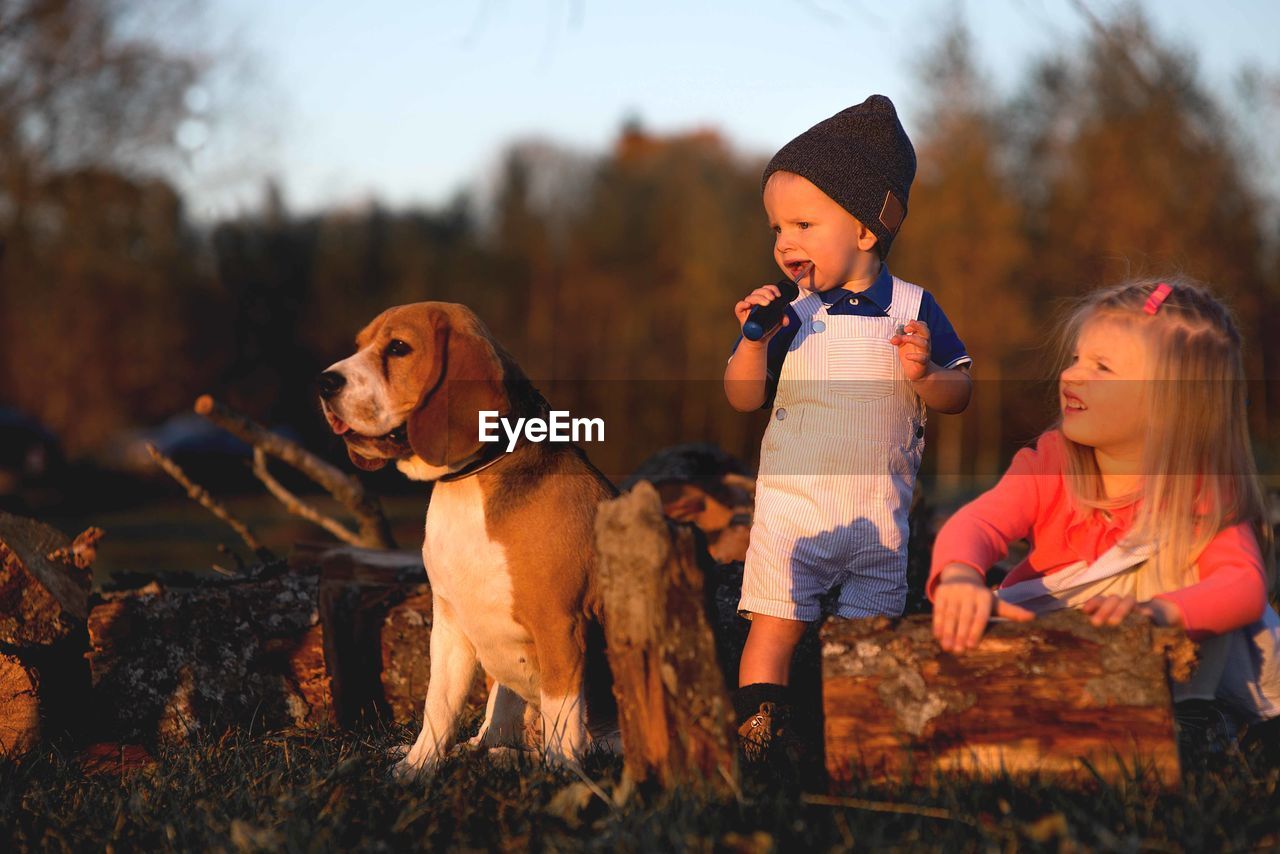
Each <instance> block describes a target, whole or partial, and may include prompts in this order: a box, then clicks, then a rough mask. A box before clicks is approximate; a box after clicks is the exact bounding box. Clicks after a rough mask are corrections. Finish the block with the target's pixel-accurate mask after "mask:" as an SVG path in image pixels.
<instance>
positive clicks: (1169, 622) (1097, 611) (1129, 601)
mask: <svg viewBox="0 0 1280 854" xmlns="http://www.w3.org/2000/svg"><path fill="white" fill-rule="evenodd" d="M1080 610H1081V611H1083V612H1084V613H1086V614H1088V615H1089V617H1090V622H1091V623H1093V624H1094V625H1095V626H1103V625H1106V626H1118V625H1120V624H1121V623H1122V622H1124V618H1125V617H1127V616H1129V614H1130V613H1131V612H1137V613H1139V614H1142V615H1143V616H1144V617H1148V618H1149V619H1150V620H1151V622H1153V623H1155V624H1156V625H1157V626H1180V625H1182V611H1181V610H1179V608H1178V606H1177V605H1175V604H1173V603H1172V602H1169V601H1167V600H1165V599H1149V600H1147V601H1146V602H1139V601H1138V600H1137V599H1135V598H1134V597H1132V596H1094V597H1093V598H1092V599H1090V600H1089V601H1088V602H1085V603H1084V604H1083V605H1081V606H1080Z"/></svg>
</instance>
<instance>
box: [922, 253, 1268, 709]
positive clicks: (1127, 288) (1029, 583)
mask: <svg viewBox="0 0 1280 854" xmlns="http://www.w3.org/2000/svg"><path fill="white" fill-rule="evenodd" d="M1061 340H1062V345H1063V346H1062V354H1063V360H1062V366H1061V371H1060V373H1059V380H1058V398H1059V412H1060V415H1059V419H1058V421H1057V423H1056V424H1055V425H1054V427H1053V428H1051V429H1050V430H1048V431H1047V432H1045V433H1044V434H1043V435H1041V436H1040V438H1039V439H1038V440H1037V442H1036V445H1035V447H1034V448H1026V449H1023V450H1022V451H1020V452H1018V454H1017V455H1016V456H1015V457H1014V460H1013V462H1012V464H1011V465H1010V467H1009V471H1008V472H1007V473H1006V474H1005V475H1004V477H1003V478H1002V479H1001V480H1000V482H999V483H998V484H997V485H996V486H995V488H993V489H992V490H991V491H989V492H987V493H986V494H984V495H982V496H980V497H979V498H977V499H976V500H974V501H973V502H971V503H970V504H968V505H966V506H965V507H963V508H961V509H960V510H959V511H957V512H956V513H955V515H954V516H952V517H951V519H949V520H948V521H947V523H946V524H945V525H944V526H943V528H942V530H941V531H940V532H939V534H938V538H937V541H936V543H935V545H934V553H933V565H932V570H931V572H930V576H929V582H928V586H927V592H928V594H929V596H930V598H931V599H932V600H933V602H934V617H933V629H934V635H935V636H936V637H937V639H938V642H939V643H940V644H941V646H942V648H943V649H946V650H949V651H953V652H963V651H964V650H967V649H969V648H971V647H973V646H974V645H975V644H977V642H978V641H979V639H980V638H981V636H982V632H983V629H984V628H985V626H986V624H987V622H988V620H989V619H990V618H991V617H992V616H993V615H995V616H1000V617H1006V618H1009V619H1013V620H1029V619H1033V618H1034V615H1035V614H1036V613H1042V612H1044V611H1048V610H1053V609H1055V608H1062V607H1077V608H1080V609H1081V610H1082V611H1084V612H1085V613H1087V614H1090V615H1091V616H1092V621H1093V623H1094V624H1096V625H1102V624H1112V625H1114V624H1117V623H1119V622H1120V621H1121V620H1123V619H1124V618H1125V617H1126V616H1127V615H1128V614H1130V613H1131V612H1134V611H1136V612H1138V613H1141V614H1145V615H1146V616H1148V617H1150V618H1151V619H1152V620H1154V621H1155V622H1156V623H1158V624H1161V625H1172V626H1183V627H1184V628H1185V629H1186V631H1187V633H1188V634H1189V636H1190V637H1191V638H1192V639H1193V640H1196V641H1198V642H1199V643H1200V645H1201V650H1200V662H1201V663H1200V666H1199V668H1198V669H1197V672H1196V674H1195V676H1194V677H1193V678H1192V680H1191V682H1190V683H1187V684H1184V685H1178V686H1175V700H1178V701H1180V708H1184V709H1192V708H1194V705H1195V704H1194V703H1188V704H1186V705H1185V706H1184V705H1183V704H1182V702H1181V701H1196V702H1199V703H1205V702H1210V703H1212V702H1215V698H1217V700H1219V701H1220V700H1229V701H1231V702H1232V703H1233V704H1234V705H1235V706H1237V707H1240V708H1242V710H1243V711H1244V712H1245V716H1246V717H1252V718H1260V717H1272V716H1275V715H1276V714H1278V713H1280V703H1278V699H1280V698H1277V696H1276V690H1275V689H1276V681H1277V675H1276V662H1275V656H1274V653H1275V647H1276V644H1277V643H1280V622H1277V620H1276V618H1275V614H1274V612H1273V611H1271V610H1270V608H1269V607H1268V605H1267V592H1268V589H1269V587H1270V574H1271V570H1270V559H1269V555H1270V552H1271V535H1270V528H1269V526H1268V524H1267V521H1266V515H1265V511H1264V504H1263V497H1262V491H1261V488H1260V485H1259V481H1258V476H1257V469H1256V465H1255V463H1254V459H1253V452H1252V449H1251V447H1250V443H1249V435H1248V429H1247V426H1246V423H1245V391H1246V389H1245V378H1244V369H1243V363H1242V358H1241V338H1240V333H1239V331H1238V330H1237V327H1236V324H1235V321H1234V320H1233V319H1232V317H1231V314H1230V312H1229V311H1228V310H1227V309H1226V308H1225V307H1224V306H1223V305H1222V303H1220V302H1219V301H1218V300H1217V299H1216V298H1215V297H1214V296H1213V295H1212V294H1211V293H1210V292H1209V291H1208V290H1207V289H1206V288H1204V287H1203V286H1201V285H1199V284H1198V283H1195V282H1193V281H1190V280H1187V279H1169V280H1167V281H1163V282H1132V283H1128V284H1124V285H1120V286H1118V287H1113V288H1110V289H1107V290H1102V291H1099V292H1096V293H1094V294H1091V295H1090V296H1088V297H1086V298H1085V299H1084V300H1083V301H1082V302H1081V304H1080V305H1079V306H1078V308H1077V309H1076V310H1075V311H1074V312H1073V313H1072V315H1071V316H1070V318H1069V319H1068V320H1067V322H1066V324H1065V325H1064V328H1063V330H1062V339H1061ZM1024 538H1025V539H1028V540H1029V541H1030V543H1031V550H1030V553H1029V554H1028V556H1027V558H1026V559H1025V560H1023V561H1022V562H1021V563H1019V564H1018V565H1017V566H1016V567H1015V568H1014V569H1013V570H1012V571H1011V572H1010V573H1009V575H1008V576H1007V577H1006V578H1005V579H1004V581H1003V583H1002V584H1001V586H1000V589H999V590H998V591H995V590H991V589H989V588H988V587H987V586H986V585H985V583H984V576H985V574H986V571H987V570H988V569H989V568H990V567H991V566H992V565H993V564H994V563H996V562H997V561H999V560H1000V559H1002V558H1004V557H1005V556H1006V554H1007V553H1008V546H1009V544H1010V543H1011V542H1013V541H1015V540H1019V539H1024ZM1264 555H1267V556H1268V557H1267V558H1266V559H1264Z"/></svg>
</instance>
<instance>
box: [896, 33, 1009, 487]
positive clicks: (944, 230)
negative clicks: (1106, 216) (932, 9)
mask: <svg viewBox="0 0 1280 854" xmlns="http://www.w3.org/2000/svg"><path fill="white" fill-rule="evenodd" d="M926 55H927V56H929V57H930V59H929V60H928V61H927V62H926V63H925V64H924V67H923V73H922V77H921V80H922V83H923V85H924V89H925V91H926V92H927V93H928V97H929V101H928V106H927V108H926V110H925V112H924V114H923V121H922V122H921V126H922V127H923V128H924V131H923V133H921V134H919V136H918V138H917V140H916V149H917V158H918V161H919V171H918V174H917V176H916V182H915V185H914V186H913V187H912V190H911V212H910V215H909V217H908V218H907V221H906V225H905V226H904V228H903V231H902V236H901V239H900V240H899V241H895V244H894V253H893V256H892V260H893V262H894V267H895V269H897V270H898V271H899V272H900V273H901V274H902V276H903V277H904V278H907V279H908V280H911V281H918V282H919V283H920V284H921V285H922V286H923V287H925V288H927V289H929V290H930V291H931V292H933V293H934V295H935V296H936V297H937V299H938V302H939V304H940V305H941V306H942V307H943V310H944V311H946V313H947V317H948V318H949V319H950V320H951V322H952V324H953V325H954V326H955V328H956V331H957V332H958V333H959V335H960V337H961V339H963V340H964V342H965V345H966V346H967V348H968V351H969V354H970V355H971V356H972V357H973V359H974V368H973V376H974V380H975V383H974V397H973V401H972V403H971V405H970V407H969V409H968V411H967V412H966V413H965V415H964V416H961V417H956V416H942V417H939V418H937V419H935V422H936V426H935V427H934V430H935V433H934V435H935V436H936V437H937V440H936V446H935V447H936V451H935V452H934V455H933V456H934V468H935V470H936V471H937V472H938V474H940V475H944V476H961V475H969V474H976V475H978V476H980V477H982V478H984V479H989V478H990V477H992V476H994V475H996V474H997V473H998V472H999V471H1000V469H1001V466H1002V460H1001V454H1002V452H1003V450H1004V442H1005V439H1006V438H1008V433H1007V432H1006V418H1005V410H1006V408H1007V407H1008V405H1009V404H1010V403H1011V402H1013V401H1009V400H1006V398H1005V395H1004V390H1005V387H1006V382H1007V381H1014V382H1016V381H1017V380H1026V379H1029V378H1032V377H1033V376H1034V372H1033V371H1030V370H1028V369H1027V367H1026V365H1025V362H1026V357H1025V352H1024V349H1025V348H1026V346H1027V345H1028V343H1029V342H1030V340H1031V338H1032V327H1033V324H1032V322H1031V314H1030V309H1029V305H1030V301H1031V294H1030V293H1028V291H1027V289H1026V285H1025V278H1024V276H1025V273H1026V268H1027V265H1028V263H1029V261H1030V256H1029V247H1028V245H1027V238H1026V234H1025V232H1024V229H1023V218H1024V211H1023V208H1022V201H1021V199H1020V198H1019V197H1018V195H1017V193H1016V192H1015V191H1014V187H1013V185H1012V182H1011V180H1010V178H1009V176H1008V175H1007V174H1006V172H1005V168H1004V165H1005V164H1007V162H1008V148H1007V146H1008V135H1007V133H1006V132H1005V127H1004V124H1003V117H1002V116H1001V114H1000V112H999V111H998V109H997V108H996V107H995V106H994V105H993V104H992V103H991V101H992V99H991V97H990V85H989V84H988V83H987V82H986V81H985V80H983V79H982V77H981V75H980V73H979V72H978V70H977V69H976V67H975V64H974V61H973V49H972V42H971V40H970V37H969V33H968V31H967V30H966V29H965V27H964V25H963V23H961V22H960V21H959V20H957V21H955V22H953V23H952V24H951V25H950V26H949V27H948V28H947V29H945V30H944V31H943V33H942V34H941V37H940V39H939V42H938V45H937V47H936V48H935V49H933V50H931V51H927V52H926ZM1016 387H1017V388H1018V389H1020V390H1022V389H1023V388H1024V386H1023V385H1022V384H1021V383H1019V384H1017V385H1016ZM966 427H968V428H969V429H967V430H966ZM1015 438H1016V439H1018V440H1025V439H1026V438H1027V437H1026V436H1016V437H1015ZM966 439H967V441H966ZM966 461H967V462H968V464H969V465H972V466H973V469H972V470H971V471H968V470H966V469H967V466H966ZM946 483H947V485H948V486H956V485H959V482H958V481H955V480H952V481H947V482H946Z"/></svg>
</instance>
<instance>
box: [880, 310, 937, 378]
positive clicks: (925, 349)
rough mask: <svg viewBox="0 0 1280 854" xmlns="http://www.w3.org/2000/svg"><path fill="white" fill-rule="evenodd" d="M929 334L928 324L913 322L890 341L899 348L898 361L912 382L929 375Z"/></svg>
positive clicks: (918, 321)
mask: <svg viewBox="0 0 1280 854" xmlns="http://www.w3.org/2000/svg"><path fill="white" fill-rule="evenodd" d="M929 334H930V333H929V325H928V324H927V323H925V322H924V321H923V320H913V321H911V322H910V323H908V324H906V325H905V326H903V327H902V331H901V332H899V333H898V334H896V335H894V336H893V337H891V338H890V339H889V343H890V344H892V345H893V346H895V347H897V348H898V361H899V362H901V363H902V370H903V372H904V373H906V375H907V379H909V380H911V381H912V382H915V381H917V380H922V379H924V378H925V377H926V376H928V374H929V371H930V363H929V357H930V355H931V354H932V345H931V344H930V343H929Z"/></svg>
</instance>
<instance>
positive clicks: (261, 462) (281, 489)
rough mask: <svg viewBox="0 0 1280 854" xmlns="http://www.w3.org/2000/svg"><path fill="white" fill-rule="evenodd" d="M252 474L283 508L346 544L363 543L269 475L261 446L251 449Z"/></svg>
mask: <svg viewBox="0 0 1280 854" xmlns="http://www.w3.org/2000/svg"><path fill="white" fill-rule="evenodd" d="M253 474H254V477H256V478H258V480H260V481H262V483H263V485H264V486H266V488H267V491H269V492H270V493H271V494H272V495H274V496H275V497H276V500H277V501H279V502H280V503H281V504H283V505H284V507H285V509H286V510H288V511H289V512H290V513H292V514H293V515H295V516H301V517H302V518H303V519H306V520H307V521H308V522H312V523H314V524H316V525H319V526H320V527H321V528H324V529H325V530H326V531H328V532H329V533H330V534H333V535H334V536H335V537H337V538H338V539H340V540H342V541H343V542H344V543H346V544H348V545H352V546H359V545H363V544H364V540H363V539H362V538H361V536H360V535H359V534H357V533H356V532H355V531H352V530H351V529H350V528H348V527H347V526H346V525H343V524H342V523H341V522H339V521H337V520H336V519H331V518H329V517H328V516H326V515H324V514H323V513H321V512H320V511H319V510H316V509H315V508H314V507H312V506H311V505H310V504H307V503H305V502H303V501H302V500H301V499H299V498H298V496H296V495H294V494H293V493H292V492H290V491H289V490H288V489H286V488H285V486H284V484H282V483H281V482H280V481H278V480H276V479H275V478H274V477H273V476H272V475H271V472H270V471H268V470H267V454H266V451H264V450H263V449H262V447H261V446H254V449H253Z"/></svg>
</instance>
